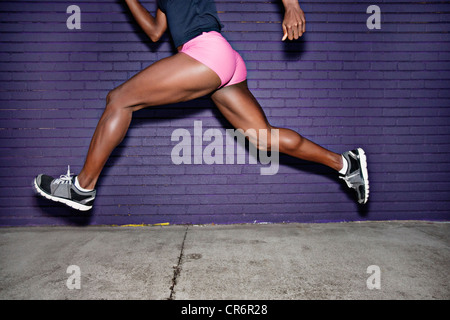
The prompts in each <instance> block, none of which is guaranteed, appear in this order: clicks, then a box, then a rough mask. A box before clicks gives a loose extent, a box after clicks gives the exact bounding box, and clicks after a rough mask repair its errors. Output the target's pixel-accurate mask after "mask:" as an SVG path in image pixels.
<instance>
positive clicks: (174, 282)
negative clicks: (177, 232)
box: [168, 226, 189, 300]
mask: <svg viewBox="0 0 450 320" xmlns="http://www.w3.org/2000/svg"><path fill="white" fill-rule="evenodd" d="M188 230H189V226H186V229H185V231H184V237H183V242H182V243H181V250H180V255H179V256H178V262H177V265H176V266H175V267H173V269H174V270H173V278H172V286H171V287H170V296H169V298H168V300H174V299H175V286H176V285H177V278H178V276H179V275H180V273H181V263H182V261H183V252H184V242H185V240H186V236H187V232H188Z"/></svg>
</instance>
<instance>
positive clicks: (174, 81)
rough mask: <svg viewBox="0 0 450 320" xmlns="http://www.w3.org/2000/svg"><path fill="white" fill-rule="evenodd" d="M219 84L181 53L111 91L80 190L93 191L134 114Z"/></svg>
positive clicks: (214, 76)
mask: <svg viewBox="0 0 450 320" xmlns="http://www.w3.org/2000/svg"><path fill="white" fill-rule="evenodd" d="M219 85H220V79H219V77H218V76H217V74H216V73H215V72H213V71H212V70H211V69H209V68H208V67H206V66H204V65H203V64H201V63H200V62H198V61H196V60H194V59H193V58H191V57H189V56H187V55H186V54H183V53H178V54H176V55H174V56H172V57H169V58H165V59H162V60H160V61H158V62H156V63H154V64H152V65H151V66H149V67H148V68H146V69H145V70H143V71H141V72H140V73H138V74H137V75H135V76H134V77H132V78H131V79H130V80H128V81H127V82H125V83H124V84H122V85H120V86H119V87H117V88H116V89H114V90H112V91H111V92H110V93H109V94H108V96H107V98H106V107H105V110H104V112H103V115H102V116H101V118H100V120H99V122H98V125H97V128H96V129H95V132H94V135H93V137H92V140H91V144H90V146H89V151H88V153H87V156H86V161H85V163H84V166H83V169H82V170H81V172H80V173H79V175H78V177H77V178H78V182H79V184H80V186H81V187H82V188H85V189H93V188H94V187H95V184H96V183H97V179H98V177H99V175H100V172H101V170H102V169H103V166H104V165H105V163H106V161H107V160H108V158H109V156H110V154H111V152H112V151H113V149H114V148H115V147H116V146H117V145H118V144H119V143H120V142H121V141H122V140H123V138H124V137H125V134H126V132H127V130H128V127H129V125H130V122H131V118H132V114H133V112H134V111H137V110H140V109H142V108H145V107H150V106H156V105H164V104H170V103H176V102H181V101H187V100H191V99H195V98H198V97H201V96H203V95H206V94H208V93H210V92H212V91H213V90H215V89H216V88H217V87H219Z"/></svg>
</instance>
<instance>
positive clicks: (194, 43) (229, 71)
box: [180, 31, 247, 88]
mask: <svg viewBox="0 0 450 320" xmlns="http://www.w3.org/2000/svg"><path fill="white" fill-rule="evenodd" d="M180 52H183V53H185V54H187V55H188V56H190V57H192V58H194V59H195V60H197V61H200V62H201V63H203V64H204V65H206V66H207V67H208V68H210V69H212V70H213V71H214V72H215V73H216V74H217V75H218V76H219V78H220V80H221V85H220V87H219V88H221V87H227V86H231V85H233V84H236V83H239V82H242V81H244V80H246V79H247V68H246V67H245V63H244V60H243V59H242V57H241V56H240V55H239V53H237V52H236V51H235V50H234V49H233V48H232V47H231V45H230V44H229V43H228V41H227V40H226V39H225V38H224V37H223V36H222V35H221V34H220V33H219V32H216V31H210V32H203V33H202V34H201V35H199V36H197V37H195V38H194V39H191V40H189V41H188V42H186V43H185V44H184V45H183V48H181V50H180Z"/></svg>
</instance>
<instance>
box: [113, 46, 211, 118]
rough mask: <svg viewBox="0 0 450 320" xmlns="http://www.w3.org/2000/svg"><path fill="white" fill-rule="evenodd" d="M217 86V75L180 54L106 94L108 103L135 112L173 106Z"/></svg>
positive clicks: (162, 61) (148, 68)
mask: <svg viewBox="0 0 450 320" xmlns="http://www.w3.org/2000/svg"><path fill="white" fill-rule="evenodd" d="M218 86H220V78H219V77H218V76H217V74H216V73H215V72H214V71H212V70H211V69H209V68H208V67H206V66H205V65H203V64H202V63H200V62H198V61H197V60H195V59H193V58H191V57H189V56H188V55H186V54H183V53H177V54H175V55H173V56H171V57H168V58H164V59H162V60H159V61H158V62H155V63H154V64H152V65H150V66H149V67H147V68H146V69H144V70H142V71H141V72H139V73H138V74H136V75H135V76H133V77H132V78H131V79H129V80H128V81H126V82H125V83H123V84H122V85H120V86H119V87H117V88H116V89H114V90H113V91H111V92H110V94H109V95H108V100H110V101H109V102H111V103H114V104H116V105H119V106H121V107H130V108H132V109H133V111H135V110H139V109H142V108H145V107H150V106H157V105H164V104H170V103H177V102H182V101H187V100H191V99H195V98H198V97H201V96H204V95H206V94H209V93H211V92H212V91H214V90H215V89H217V87H218Z"/></svg>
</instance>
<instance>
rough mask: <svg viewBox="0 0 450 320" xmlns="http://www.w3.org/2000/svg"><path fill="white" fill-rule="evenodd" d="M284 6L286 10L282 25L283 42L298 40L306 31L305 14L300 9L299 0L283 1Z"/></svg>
mask: <svg viewBox="0 0 450 320" xmlns="http://www.w3.org/2000/svg"><path fill="white" fill-rule="evenodd" d="M283 4H284V8H285V12H284V19H283V23H282V27H283V34H284V35H283V38H282V39H281V41H284V40H286V39H289V40H296V39H298V38H299V37H301V36H302V35H303V33H305V31H306V29H305V24H306V20H305V13H304V12H303V10H302V9H301V8H300V5H299V3H298V0H283Z"/></svg>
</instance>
